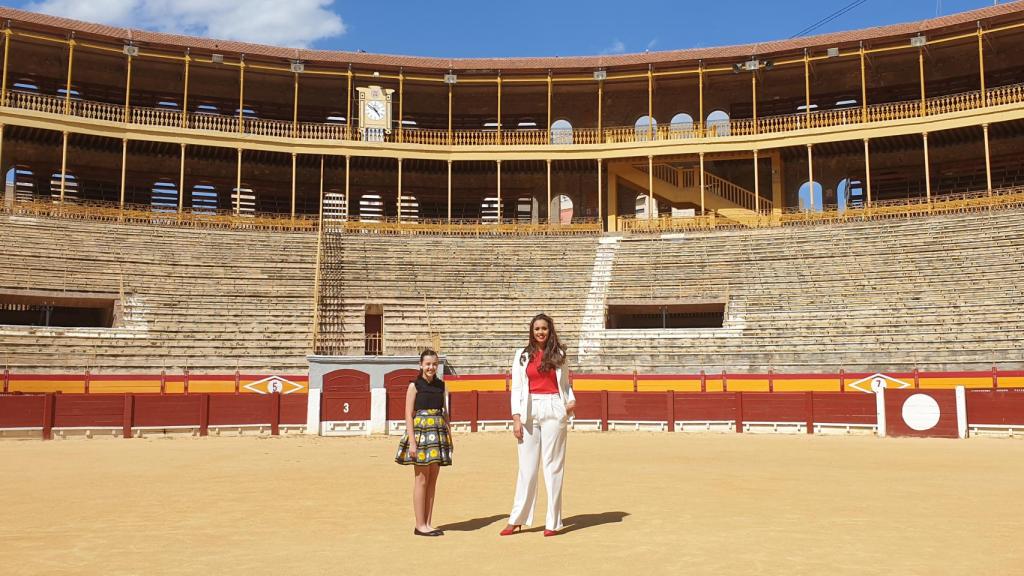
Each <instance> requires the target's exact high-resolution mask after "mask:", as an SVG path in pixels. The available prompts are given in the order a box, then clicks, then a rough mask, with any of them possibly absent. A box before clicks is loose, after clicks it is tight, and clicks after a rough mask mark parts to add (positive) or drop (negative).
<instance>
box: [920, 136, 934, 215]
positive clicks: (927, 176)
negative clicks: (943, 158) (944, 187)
mask: <svg viewBox="0 0 1024 576" xmlns="http://www.w3.org/2000/svg"><path fill="white" fill-rule="evenodd" d="M921 136H922V138H923V140H924V194H925V198H927V200H928V203H929V204H931V203H932V170H931V166H929V164H928V133H927V132H924V133H922V134H921Z"/></svg>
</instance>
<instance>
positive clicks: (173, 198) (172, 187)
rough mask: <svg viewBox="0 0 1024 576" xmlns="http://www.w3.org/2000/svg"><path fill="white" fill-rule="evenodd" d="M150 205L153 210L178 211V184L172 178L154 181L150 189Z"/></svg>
mask: <svg viewBox="0 0 1024 576" xmlns="http://www.w3.org/2000/svg"><path fill="white" fill-rule="evenodd" d="M149 206H150V209H151V210H152V211H153V212H177V211H178V185H177V184H176V183H175V182H174V181H173V180H171V179H170V178H163V179H161V180H157V181H156V182H153V188H152V189H151V190H150V195H149Z"/></svg>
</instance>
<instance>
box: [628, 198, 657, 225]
mask: <svg viewBox="0 0 1024 576" xmlns="http://www.w3.org/2000/svg"><path fill="white" fill-rule="evenodd" d="M652 204H654V206H653V208H652V210H651V215H650V216H649V215H648V213H647V206H648V196H647V194H638V195H637V197H636V205H635V211H634V213H635V214H636V217H637V219H638V220H643V219H646V218H650V217H652V216H653V217H654V218H657V217H658V204H657V202H652Z"/></svg>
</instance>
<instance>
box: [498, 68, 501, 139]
mask: <svg viewBox="0 0 1024 576" xmlns="http://www.w3.org/2000/svg"><path fill="white" fill-rule="evenodd" d="M497 124H498V126H497V128H498V144H501V73H499V74H498V122H497Z"/></svg>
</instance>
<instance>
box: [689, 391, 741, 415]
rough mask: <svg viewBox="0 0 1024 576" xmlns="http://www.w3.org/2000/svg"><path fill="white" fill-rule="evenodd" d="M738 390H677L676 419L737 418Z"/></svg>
mask: <svg viewBox="0 0 1024 576" xmlns="http://www.w3.org/2000/svg"><path fill="white" fill-rule="evenodd" d="M738 394H739V393H738V392H722V393H710V394H709V393H705V392H676V393H675V395H674V403H675V415H676V417H675V419H676V420H680V421H683V422H721V421H729V420H734V419H735V418H736V398H735V397H736V396H737V395H738Z"/></svg>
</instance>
